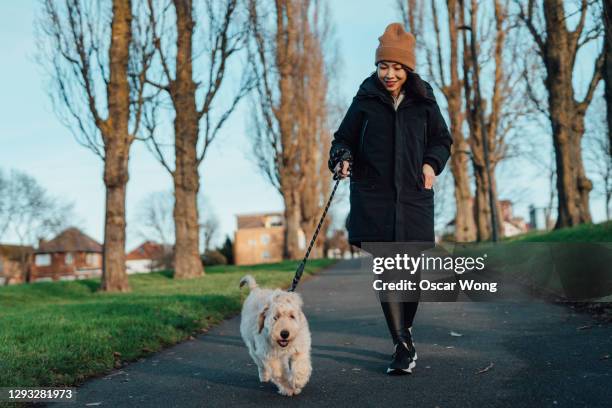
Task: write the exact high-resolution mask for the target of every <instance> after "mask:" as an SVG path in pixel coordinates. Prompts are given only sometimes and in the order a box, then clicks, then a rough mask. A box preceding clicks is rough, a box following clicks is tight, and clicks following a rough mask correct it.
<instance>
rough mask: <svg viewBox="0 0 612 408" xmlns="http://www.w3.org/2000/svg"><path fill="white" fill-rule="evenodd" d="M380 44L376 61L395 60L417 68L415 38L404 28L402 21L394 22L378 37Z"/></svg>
mask: <svg viewBox="0 0 612 408" xmlns="http://www.w3.org/2000/svg"><path fill="white" fill-rule="evenodd" d="M378 41H379V42H380V44H379V45H378V48H377V49H376V61H374V64H378V62H379V61H393V62H399V63H400V64H403V65H406V66H407V67H408V68H410V69H412V70H415V68H416V58H415V55H414V45H415V42H416V40H415V38H414V35H412V33H408V32H406V31H405V30H404V27H403V26H402V24H401V23H392V24H389V25H388V26H387V28H386V29H385V33H384V34H383V35H382V36H380V37H378Z"/></svg>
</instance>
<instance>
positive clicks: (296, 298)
mask: <svg viewBox="0 0 612 408" xmlns="http://www.w3.org/2000/svg"><path fill="white" fill-rule="evenodd" d="M291 302H292V303H293V304H294V305H295V306H296V307H298V308H300V309H301V308H302V306H304V302H303V301H302V296H301V295H300V294H299V293H296V292H293V293H292V294H291Z"/></svg>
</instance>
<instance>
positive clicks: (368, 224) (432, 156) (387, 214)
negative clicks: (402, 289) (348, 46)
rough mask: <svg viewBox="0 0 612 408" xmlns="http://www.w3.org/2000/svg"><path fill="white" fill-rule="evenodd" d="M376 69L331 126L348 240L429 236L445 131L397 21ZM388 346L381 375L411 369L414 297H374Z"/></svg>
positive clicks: (409, 39) (411, 42)
mask: <svg viewBox="0 0 612 408" xmlns="http://www.w3.org/2000/svg"><path fill="white" fill-rule="evenodd" d="M378 39H379V42H380V44H379V46H378V48H377V49H376V58H375V64H376V72H374V73H372V75H370V76H369V77H368V78H366V79H365V80H364V81H363V82H362V84H361V86H360V87H359V90H358V91H357V95H356V96H355V97H354V98H353V102H352V104H351V106H350V107H349V109H348V111H347V113H346V115H345V117H344V119H343V120H342V123H341V124H340V127H339V128H338V130H337V131H336V132H335V133H334V140H333V141H332V145H331V149H330V158H329V163H328V165H329V169H330V170H331V171H332V172H334V173H336V174H337V175H339V176H340V177H341V178H344V177H348V176H350V177H351V183H350V206H351V208H350V213H349V218H348V220H347V229H348V236H349V242H350V243H351V244H352V245H356V246H359V247H361V242H409V241H418V242H430V243H433V242H434V241H435V238H434V211H433V208H434V191H433V185H434V182H435V179H436V176H437V175H439V174H440V173H441V172H442V170H443V169H444V166H445V164H446V162H447V161H448V158H449V156H450V147H451V144H452V138H451V136H450V133H449V131H448V127H447V126H446V123H445V121H444V118H443V117H442V113H441V112H440V108H439V107H438V105H437V103H436V100H435V97H434V94H433V89H432V87H431V86H430V85H429V84H428V83H427V82H425V81H424V80H422V79H421V78H420V76H419V75H418V74H417V73H416V72H415V68H416V64H415V52H414V51H415V50H414V48H415V38H414V36H413V35H412V34H411V33H408V32H406V31H404V28H403V27H402V25H401V24H400V23H393V24H390V25H389V26H387V28H386V30H385V32H384V34H383V35H382V36H381V37H379V38H378ZM381 306H382V310H383V313H384V315H385V319H386V322H387V326H388V327H389V331H390V333H391V337H392V339H393V343H394V345H395V351H394V353H393V356H392V361H391V364H390V365H389V368H388V369H387V373H389V374H404V373H410V372H412V369H413V368H414V367H415V365H416V363H415V360H416V359H417V354H416V350H415V348H414V344H413V341H412V322H413V320H414V316H415V314H416V310H417V306H418V302H387V301H382V300H381Z"/></svg>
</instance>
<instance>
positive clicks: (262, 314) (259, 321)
mask: <svg viewBox="0 0 612 408" xmlns="http://www.w3.org/2000/svg"><path fill="white" fill-rule="evenodd" d="M269 308H270V307H269V305H266V307H264V308H263V310H262V311H261V312H260V313H259V318H258V319H257V324H258V327H259V328H258V330H257V333H261V331H262V330H263V327H264V321H265V320H266V313H267V312H268V309H269Z"/></svg>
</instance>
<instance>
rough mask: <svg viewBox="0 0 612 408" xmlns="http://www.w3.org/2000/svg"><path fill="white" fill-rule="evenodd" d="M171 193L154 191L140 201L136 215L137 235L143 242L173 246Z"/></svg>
mask: <svg viewBox="0 0 612 408" xmlns="http://www.w3.org/2000/svg"><path fill="white" fill-rule="evenodd" d="M173 207H174V196H173V194H172V191H156V192H153V193H149V194H147V196H145V198H143V199H142V200H141V201H140V204H139V206H138V213H137V222H138V225H139V231H138V233H139V235H140V236H141V237H142V238H143V239H145V240H147V241H148V240H151V239H152V240H154V241H156V242H159V243H161V244H163V245H166V246H167V245H173V244H174V221H173V219H172V208H173Z"/></svg>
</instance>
